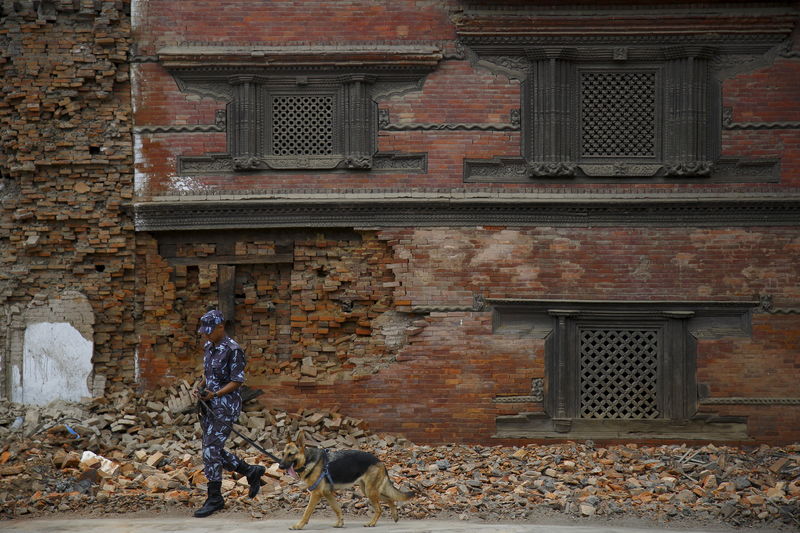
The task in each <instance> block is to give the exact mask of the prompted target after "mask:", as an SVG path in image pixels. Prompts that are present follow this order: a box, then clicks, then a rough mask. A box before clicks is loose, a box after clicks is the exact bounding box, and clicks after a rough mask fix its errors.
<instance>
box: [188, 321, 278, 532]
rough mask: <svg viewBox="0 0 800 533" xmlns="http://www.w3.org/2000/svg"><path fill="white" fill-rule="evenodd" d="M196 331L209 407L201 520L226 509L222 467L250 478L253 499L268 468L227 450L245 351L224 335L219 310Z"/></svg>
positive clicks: (236, 414) (200, 395) (235, 417)
mask: <svg viewBox="0 0 800 533" xmlns="http://www.w3.org/2000/svg"><path fill="white" fill-rule="evenodd" d="M197 332H198V333H201V334H203V336H204V337H205V338H206V343H205V346H204V355H203V369H204V373H205V377H204V380H203V383H202V385H201V386H200V390H199V391H198V392H197V393H196V394H197V397H198V398H199V399H201V400H203V402H204V403H205V405H206V406H207V407H208V409H206V410H205V412H203V416H202V418H201V427H202V429H203V464H204V466H205V474H206V478H208V498H207V499H206V501H205V503H204V504H203V507H201V508H200V509H198V510H197V511H195V513H194V516H196V517H198V518H202V517H206V516H209V515H211V514H212V513H214V512H216V511H218V510H220V509H222V508H223V507H224V506H225V500H224V499H223V498H222V493H221V490H222V469H223V468H225V469H226V470H230V471H233V472H238V473H239V474H242V475H244V476H246V477H247V482H248V483H249V484H250V494H249V495H250V497H251V498H254V497H255V496H256V494H258V491H259V489H260V488H261V476H262V475H264V471H265V470H266V469H265V468H264V467H263V466H260V465H249V464H247V463H245V462H244V461H242V460H241V459H239V458H238V457H237V456H236V455H234V454H232V453H231V452H229V451H227V450H225V448H224V447H225V441H226V440H227V439H228V436H229V435H230V433H231V428H232V426H233V424H234V423H235V422H237V421H238V420H239V414H240V413H241V411H242V396H241V393H240V391H239V387H241V385H242V383H244V366H245V355H244V351H243V350H242V348H241V347H240V346H239V344H238V343H237V342H236V341H235V340H233V339H231V338H230V337H228V335H227V334H226V333H225V319H224V317H223V316H222V313H220V312H219V311H217V310H213V311H209V312H207V313H206V314H204V315H203V316H202V317H201V318H200V328H199V329H198V330H197Z"/></svg>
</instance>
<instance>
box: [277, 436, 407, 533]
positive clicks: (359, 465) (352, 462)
mask: <svg viewBox="0 0 800 533" xmlns="http://www.w3.org/2000/svg"><path fill="white" fill-rule="evenodd" d="M280 467H281V468H282V469H283V470H287V471H288V472H289V474H291V475H295V476H297V477H298V478H299V479H300V480H301V481H302V482H303V483H304V484H305V487H306V489H307V490H308V491H309V492H310V493H311V497H310V498H309V501H308V505H307V506H306V510H305V512H303V516H302V517H301V518H300V521H299V522H297V523H296V524H295V525H293V526H292V527H291V528H290V529H303V528H304V527H305V526H306V524H308V519H309V518H311V513H312V512H314V508H315V507H316V506H317V503H319V501H320V499H322V498H323V497H324V498H325V499H326V500H327V501H328V505H330V506H331V509H333V511H334V512H335V513H336V524H335V525H334V527H343V526H344V515H343V514H342V508H341V507H340V506H339V502H337V501H336V497H335V495H334V491H335V490H336V489H342V488H349V487H352V486H353V485H356V484H358V486H359V487H361V492H363V493H364V495H365V496H366V497H367V498H369V501H370V503H371V504H372V508H373V510H374V511H375V514H374V516H373V517H372V520H370V521H369V522H368V523H367V524H364V526H365V527H373V526H374V525H375V524H376V523H377V522H378V518H380V517H381V513H382V509H381V502H386V503H387V504H389V509H390V511H391V513H392V519H393V520H394V521H395V522H397V520H398V519H399V517H398V515H397V506H396V505H395V503H394V502H398V501H400V502H402V501H406V500H408V499H410V498H411V497H413V496H414V493H413V492H404V491H401V490H399V489H398V488H397V487H395V486H394V485H393V484H392V481H391V479H389V474H388V472H387V471H386V466H384V464H383V463H382V462H381V461H380V459H378V458H377V457H375V456H374V455H373V454H371V453H369V452H363V451H359V450H341V451H334V452H331V453H330V454H328V452H327V450H323V449H320V448H315V447H312V446H306V444H305V436H304V435H303V433H302V432H300V433H299V435H297V437H296V438H295V439H294V440H290V441H289V442H287V443H286V446H285V447H284V448H283V460H282V461H281V462H280Z"/></svg>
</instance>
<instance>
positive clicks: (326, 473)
mask: <svg viewBox="0 0 800 533" xmlns="http://www.w3.org/2000/svg"><path fill="white" fill-rule="evenodd" d="M325 478H327V479H328V483H330V484H331V488H333V478H332V477H331V473H330V471H329V470H328V450H326V449H325V448H323V449H322V472H321V473H320V475H319V477H318V478H317V480H316V481H315V482H314V484H313V485H311V486H310V487H308V488H307V489H306V490H307V491H308V492H313V490H314V489H316V488H317V487H318V486H319V484H320V483H322V480H323V479H325Z"/></svg>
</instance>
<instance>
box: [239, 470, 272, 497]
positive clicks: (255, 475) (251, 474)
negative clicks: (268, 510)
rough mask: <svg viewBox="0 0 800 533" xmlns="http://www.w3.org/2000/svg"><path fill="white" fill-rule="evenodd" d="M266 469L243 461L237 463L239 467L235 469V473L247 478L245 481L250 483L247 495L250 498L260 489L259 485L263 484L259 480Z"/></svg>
mask: <svg viewBox="0 0 800 533" xmlns="http://www.w3.org/2000/svg"><path fill="white" fill-rule="evenodd" d="M266 471H267V469H266V468H264V467H263V466H261V465H249V464H247V463H245V462H244V461H243V462H242V464H241V465H239V468H237V469H236V472H237V473H239V474H242V475H243V476H245V477H246V478H247V482H248V483H249V484H250V492H249V493H248V494H247V495H248V496H250V497H251V498H255V497H256V495H257V494H258V491H259V490H261V485H263V484H264V482H263V481H261V476H263V475H264V472H266Z"/></svg>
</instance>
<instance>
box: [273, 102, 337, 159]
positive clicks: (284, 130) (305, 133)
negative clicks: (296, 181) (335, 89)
mask: <svg viewBox="0 0 800 533" xmlns="http://www.w3.org/2000/svg"><path fill="white" fill-rule="evenodd" d="M335 103H336V101H335V98H334V97H333V96H332V95H323V96H314V95H305V96H275V97H273V98H272V106H271V111H272V121H271V122H272V150H271V153H272V154H273V155H277V156H286V155H330V154H333V153H335V144H334V117H335V116H336V109H335Z"/></svg>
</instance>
